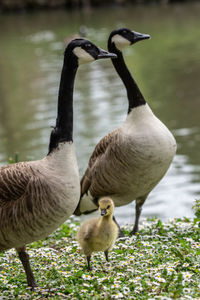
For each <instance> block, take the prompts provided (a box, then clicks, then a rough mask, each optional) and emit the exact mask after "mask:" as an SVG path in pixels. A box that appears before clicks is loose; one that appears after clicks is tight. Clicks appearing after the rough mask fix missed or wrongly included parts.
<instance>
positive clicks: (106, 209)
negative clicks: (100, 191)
mask: <svg viewBox="0 0 200 300" xmlns="http://www.w3.org/2000/svg"><path fill="white" fill-rule="evenodd" d="M99 211H100V214H101V216H110V215H112V214H113V211H114V203H113V201H112V199H111V198H108V197H104V198H101V199H100V200H99Z"/></svg>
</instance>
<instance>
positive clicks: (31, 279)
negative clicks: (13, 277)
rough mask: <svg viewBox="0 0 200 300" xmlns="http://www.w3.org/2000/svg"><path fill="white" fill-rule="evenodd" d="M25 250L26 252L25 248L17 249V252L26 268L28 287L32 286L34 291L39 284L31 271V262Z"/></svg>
mask: <svg viewBox="0 0 200 300" xmlns="http://www.w3.org/2000/svg"><path fill="white" fill-rule="evenodd" d="M25 250H26V247H25V246H24V247H22V248H18V249H16V251H17V253H18V255H19V258H20V260H21V262H22V265H23V267H24V270H25V273H26V279H27V283H28V286H30V287H31V288H32V290H34V288H35V287H36V286H37V282H36V280H35V277H34V275H33V272H32V270H31V266H30V262H29V255H28V253H26V251H25Z"/></svg>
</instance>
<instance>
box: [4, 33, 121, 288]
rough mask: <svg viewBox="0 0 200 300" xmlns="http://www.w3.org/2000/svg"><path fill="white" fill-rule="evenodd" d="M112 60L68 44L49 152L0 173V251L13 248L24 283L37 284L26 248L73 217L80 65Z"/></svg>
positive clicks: (83, 43) (88, 46) (85, 44)
mask: <svg viewBox="0 0 200 300" xmlns="http://www.w3.org/2000/svg"><path fill="white" fill-rule="evenodd" d="M109 57H116V55H115V54H110V53H108V52H106V51H104V50H102V49H100V48H98V47H96V46H95V45H94V44H92V43H91V42H90V41H88V40H85V39H75V40H73V41H71V42H70V43H69V44H68V46H67V48H66V50H65V54H64V63H63V68H62V73H61V80H60V87H59V95H58V111H57V119H56V126H55V128H54V129H53V130H52V132H51V136H50V143H49V152H48V155H47V156H46V157H44V158H43V159H41V160H37V161H29V162H20V163H16V164H13V165H8V166H4V167H1V168H0V251H3V250H6V249H10V248H16V250H17V252H18V254H19V258H20V260H21V262H22V264H23V267H24V270H25V272H26V277H27V283H28V285H29V286H30V287H32V288H34V287H35V286H36V280H35V278H34V275H33V272H32V270H31V267H30V263H29V256H28V254H27V253H26V252H25V245H26V244H28V243H31V242H33V241H36V240H39V239H42V238H44V237H46V236H48V235H49V234H50V233H52V232H53V231H54V230H55V229H56V228H58V227H59V226H60V225H61V224H62V223H63V222H64V221H65V220H66V219H67V218H68V217H69V216H70V215H72V214H73V212H74V210H75V208H76V206H77V204H78V201H79V198H80V181H79V172H78V166H77V161H76V155H75V149H74V144H73V89H74V79H75V75H76V72H77V69H78V67H79V65H80V64H83V63H87V62H92V61H94V60H97V59H101V58H109Z"/></svg>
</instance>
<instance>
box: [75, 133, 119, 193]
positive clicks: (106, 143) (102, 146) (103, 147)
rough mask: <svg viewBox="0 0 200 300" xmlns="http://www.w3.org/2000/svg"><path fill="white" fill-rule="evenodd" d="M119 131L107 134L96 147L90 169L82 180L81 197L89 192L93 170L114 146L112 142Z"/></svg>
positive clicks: (90, 161)
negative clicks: (111, 146)
mask: <svg viewBox="0 0 200 300" xmlns="http://www.w3.org/2000/svg"><path fill="white" fill-rule="evenodd" d="M117 131H118V130H117V129H116V130H114V131H112V132H110V133H109V134H107V135H106V136H105V137H103V138H102V139H101V140H100V142H99V143H98V144H97V145H96V147H95V149H94V151H93V153H92V155H91V157H90V160H89V163H88V168H87V170H86V171H85V174H84V175H83V177H82V179H81V196H83V195H84V194H85V193H87V192H88V190H89V188H90V185H91V182H92V175H93V174H92V170H93V168H94V166H95V165H96V164H97V163H98V162H99V161H100V160H101V159H103V157H104V155H105V153H106V152H107V150H108V148H109V147H110V145H111V144H112V141H113V140H114V139H115V137H116V135H117Z"/></svg>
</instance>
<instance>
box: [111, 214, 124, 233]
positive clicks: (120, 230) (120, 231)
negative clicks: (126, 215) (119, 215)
mask: <svg viewBox="0 0 200 300" xmlns="http://www.w3.org/2000/svg"><path fill="white" fill-rule="evenodd" d="M113 221H114V222H115V223H116V225H117V226H118V229H119V234H118V238H120V237H124V233H123V231H122V229H121V228H120V226H119V224H118V223H117V221H116V219H115V216H113Z"/></svg>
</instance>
